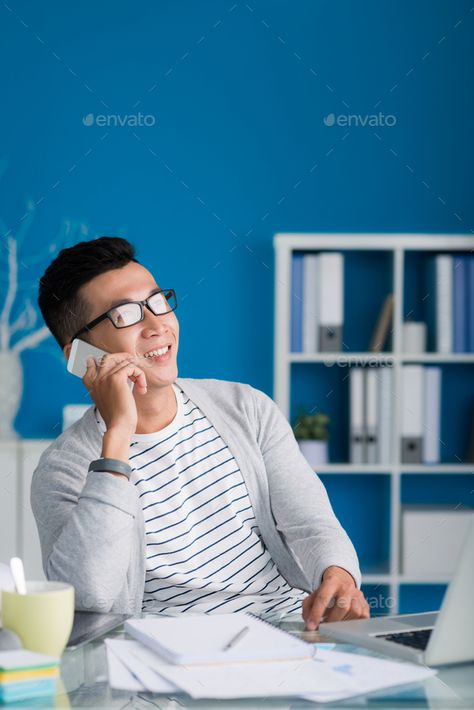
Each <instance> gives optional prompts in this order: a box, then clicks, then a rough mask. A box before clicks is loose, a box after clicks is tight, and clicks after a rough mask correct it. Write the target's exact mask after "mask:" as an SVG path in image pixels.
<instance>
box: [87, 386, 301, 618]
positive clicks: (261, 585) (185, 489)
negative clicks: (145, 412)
mask: <svg viewBox="0 0 474 710" xmlns="http://www.w3.org/2000/svg"><path fill="white" fill-rule="evenodd" d="M173 390H174V392H175V395H176V399H177V413H176V416H175V418H174V419H173V421H172V422H171V423H170V424H169V425H168V426H166V427H165V428H164V429H162V430H161V431H159V432H155V433H152V434H134V435H133V437H132V441H131V444H130V459H129V460H130V465H131V466H132V468H133V472H132V476H131V479H130V480H131V483H132V484H133V485H135V486H136V487H137V489H138V494H139V497H140V501H141V505H142V509H143V514H144V519H145V535H146V556H147V559H146V581H145V592H144V598H143V607H142V608H143V610H144V611H153V612H155V613H164V614H169V615H175V614H180V613H183V612H188V611H190V612H192V613H197V612H206V613H228V612H236V611H243V610H245V611H248V612H252V613H254V614H258V615H259V616H264V617H267V618H270V617H273V616H278V615H280V614H281V615H283V614H286V613H295V612H300V611H301V602H302V600H303V599H304V597H305V596H306V594H305V592H303V591H301V590H299V589H294V588H292V587H290V585H289V584H288V583H287V582H286V580H285V579H284V578H283V577H282V576H281V574H280V573H279V571H278V569H277V568H276V566H275V563H274V562H273V560H272V558H271V557H270V554H269V552H268V550H267V549H266V547H265V544H264V542H263V540H262V538H261V536H260V532H259V529H258V526H257V523H256V521H255V517H254V513H253V509H252V505H251V502H250V499H249V496H248V492H247V488H246V485H245V482H244V480H243V478H242V474H241V472H240V469H239V467H238V465H237V463H236V461H235V459H234V457H233V455H232V454H231V452H230V450H229V448H228V447H227V445H226V443H225V442H224V441H223V440H222V438H221V437H220V435H219V434H218V433H217V431H216V430H215V429H214V427H213V425H212V424H211V422H210V421H209V420H208V419H207V417H206V416H205V415H204V414H203V413H202V412H201V410H200V409H199V407H197V406H196V405H195V404H194V403H193V402H192V401H191V400H190V399H189V398H188V397H187V395H185V393H184V392H183V390H181V389H180V387H178V385H176V384H173ZM96 418H97V423H98V425H99V427H100V428H101V430H102V431H105V426H104V422H103V419H102V417H101V415H100V413H99V412H98V410H96Z"/></svg>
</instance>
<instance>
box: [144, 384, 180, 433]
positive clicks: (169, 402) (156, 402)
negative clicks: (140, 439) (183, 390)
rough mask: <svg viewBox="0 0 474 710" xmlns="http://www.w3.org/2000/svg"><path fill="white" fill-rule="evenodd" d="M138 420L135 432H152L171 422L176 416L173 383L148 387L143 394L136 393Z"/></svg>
mask: <svg viewBox="0 0 474 710" xmlns="http://www.w3.org/2000/svg"><path fill="white" fill-rule="evenodd" d="M135 401H136V403H137V411H138V421H137V429H136V434H152V433H153V432H155V431H161V429H164V428H165V427H166V426H168V424H171V422H172V421H173V419H174V418H175V416H176V412H177V402H176V396H175V393H174V390H173V385H168V386H167V387H160V388H159V389H156V390H154V389H150V390H149V391H148V392H147V393H146V394H145V395H143V396H141V395H137V397H136V398H135Z"/></svg>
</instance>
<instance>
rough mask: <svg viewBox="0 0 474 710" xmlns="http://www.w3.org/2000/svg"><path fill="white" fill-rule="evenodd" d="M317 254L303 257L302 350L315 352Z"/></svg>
mask: <svg viewBox="0 0 474 710" xmlns="http://www.w3.org/2000/svg"><path fill="white" fill-rule="evenodd" d="M318 262H319V255H318V254H305V255H304V257H303V352H304V353H316V352H318V349H319V347H318V346H319V344H318V337H319V317H318V312H319V284H318Z"/></svg>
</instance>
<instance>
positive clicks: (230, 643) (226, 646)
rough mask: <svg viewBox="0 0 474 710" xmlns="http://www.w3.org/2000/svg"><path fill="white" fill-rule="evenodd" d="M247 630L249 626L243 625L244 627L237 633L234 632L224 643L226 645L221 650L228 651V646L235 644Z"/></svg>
mask: <svg viewBox="0 0 474 710" xmlns="http://www.w3.org/2000/svg"><path fill="white" fill-rule="evenodd" d="M248 630H249V627H248V626H244V628H243V629H241V630H240V631H239V633H238V634H236V635H235V636H233V637H232V638H231V640H230V641H229V643H226V645H225V646H224V648H223V649H222V650H223V651H228V650H229V648H232V647H233V646H235V644H236V643H238V642H239V641H240V639H242V638H243V637H244V636H245V634H246V633H247V631H248Z"/></svg>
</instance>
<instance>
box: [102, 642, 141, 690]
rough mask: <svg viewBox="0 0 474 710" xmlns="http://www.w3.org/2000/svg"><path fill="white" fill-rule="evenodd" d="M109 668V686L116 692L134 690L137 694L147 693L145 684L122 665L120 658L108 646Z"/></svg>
mask: <svg viewBox="0 0 474 710" xmlns="http://www.w3.org/2000/svg"><path fill="white" fill-rule="evenodd" d="M107 668H108V671H109V685H110V687H111V688H115V689H116V690H134V691H135V692H140V691H146V688H145V686H144V685H143V683H140V681H139V680H138V679H137V678H135V676H134V675H133V673H132V672H131V671H129V670H128V668H127V666H126V665H125V664H124V663H122V661H121V660H120V659H119V657H118V656H116V655H115V653H114V652H113V651H112V649H111V648H110V647H109V646H107Z"/></svg>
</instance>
